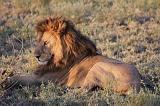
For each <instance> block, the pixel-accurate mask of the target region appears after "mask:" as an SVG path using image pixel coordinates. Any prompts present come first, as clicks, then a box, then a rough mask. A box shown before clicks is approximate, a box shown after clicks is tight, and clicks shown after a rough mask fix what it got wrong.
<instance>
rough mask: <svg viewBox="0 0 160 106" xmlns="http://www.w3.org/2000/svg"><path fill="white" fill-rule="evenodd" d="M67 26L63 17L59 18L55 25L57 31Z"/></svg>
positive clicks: (61, 30)
mask: <svg viewBox="0 0 160 106" xmlns="http://www.w3.org/2000/svg"><path fill="white" fill-rule="evenodd" d="M66 26H67V24H66V22H65V21H64V20H63V19H59V20H57V22H56V23H55V25H54V30H55V31H57V32H63V31H64V30H65V29H66Z"/></svg>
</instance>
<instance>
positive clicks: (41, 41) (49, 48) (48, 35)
mask: <svg viewBox="0 0 160 106" xmlns="http://www.w3.org/2000/svg"><path fill="white" fill-rule="evenodd" d="M62 25H63V24H62V22H55V21H52V20H48V22H47V26H46V29H45V31H44V32H37V36H36V47H35V57H36V59H37V61H38V63H39V64H40V65H46V64H52V63H53V64H55V65H58V64H60V62H61V60H62V58H63V50H62V44H61V38H60V31H61V30H62ZM60 29H61V30H60Z"/></svg>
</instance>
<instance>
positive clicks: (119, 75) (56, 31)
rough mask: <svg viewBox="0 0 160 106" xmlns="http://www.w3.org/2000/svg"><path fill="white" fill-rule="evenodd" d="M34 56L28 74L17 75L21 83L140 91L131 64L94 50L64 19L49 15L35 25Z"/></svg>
mask: <svg viewBox="0 0 160 106" xmlns="http://www.w3.org/2000/svg"><path fill="white" fill-rule="evenodd" d="M36 33H37V35H36V47H35V57H36V59H37V61H38V63H39V67H38V68H37V71H35V72H34V73H32V74H31V75H25V76H22V75H21V76H19V77H18V78H17V80H19V81H21V84H31V85H32V84H37V83H38V82H48V81H52V82H53V83H55V84H60V85H65V86H67V87H71V88H75V87H78V88H82V89H87V90H92V89H93V88H95V87H99V88H102V89H104V88H107V87H109V86H110V85H111V87H112V90H113V91H114V92H119V93H122V94H128V93H129V92H130V91H133V90H135V91H139V90H140V80H141V76H140V74H139V72H138V70H137V69H136V68H135V67H134V66H133V65H130V64H126V63H124V62H120V61H118V60H114V59H111V58H108V57H105V56H102V55H101V54H100V53H98V52H97V48H96V46H95V44H94V43H93V42H92V41H91V40H89V39H88V38H87V37H86V36H84V35H82V34H81V32H80V31H79V30H77V29H76V28H75V26H74V25H73V23H72V22H71V21H69V20H67V19H64V18H49V19H45V20H43V21H40V22H39V23H38V24H37V25H36Z"/></svg>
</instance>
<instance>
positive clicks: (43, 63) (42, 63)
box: [38, 61, 48, 65]
mask: <svg viewBox="0 0 160 106" xmlns="http://www.w3.org/2000/svg"><path fill="white" fill-rule="evenodd" d="M47 63H48V61H38V64H39V65H46V64H47Z"/></svg>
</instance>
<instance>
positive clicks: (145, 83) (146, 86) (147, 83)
mask: <svg viewBox="0 0 160 106" xmlns="http://www.w3.org/2000/svg"><path fill="white" fill-rule="evenodd" d="M141 87H142V88H143V90H144V91H146V90H147V91H148V90H149V91H151V92H155V84H154V83H153V82H152V81H151V80H150V79H149V78H146V77H144V76H142V75H141Z"/></svg>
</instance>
